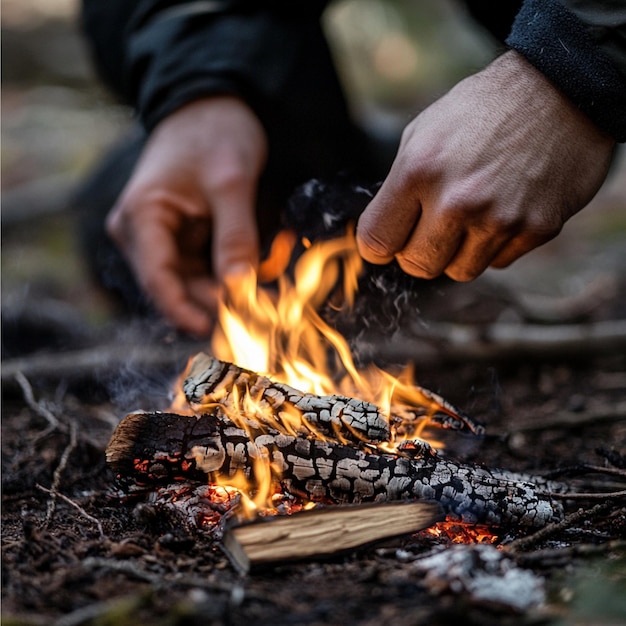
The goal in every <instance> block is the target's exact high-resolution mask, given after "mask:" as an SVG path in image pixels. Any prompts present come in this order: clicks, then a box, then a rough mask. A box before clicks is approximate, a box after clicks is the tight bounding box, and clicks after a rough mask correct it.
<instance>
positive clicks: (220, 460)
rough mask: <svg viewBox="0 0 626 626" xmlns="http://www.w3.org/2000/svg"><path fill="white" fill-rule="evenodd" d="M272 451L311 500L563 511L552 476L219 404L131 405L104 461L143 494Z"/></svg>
mask: <svg viewBox="0 0 626 626" xmlns="http://www.w3.org/2000/svg"><path fill="white" fill-rule="evenodd" d="M263 455H267V457H268V461H269V462H271V465H272V468H273V470H274V472H276V473H277V474H278V476H279V480H280V482H281V486H282V488H283V489H285V490H286V491H287V492H289V493H292V494H295V495H299V496H302V497H305V498H307V499H308V500H311V501H313V502H324V503H335V504H347V503H360V502H381V501H396V500H416V501H422V502H433V501H434V502H438V503H439V504H440V505H441V506H442V508H443V510H444V512H445V513H446V514H447V515H448V518H449V519H453V520H461V521H464V522H468V523H480V524H490V525H492V526H526V527H542V526H545V525H546V524H547V523H549V522H551V521H554V520H558V519H561V517H562V515H563V512H562V507H561V505H560V503H558V502H557V501H555V500H553V499H552V498H551V497H550V496H549V495H548V493H547V492H550V491H554V490H555V489H556V487H555V484H554V483H549V482H547V481H544V480H542V479H540V478H531V477H529V476H525V475H520V474H515V473H510V472H506V471H502V470H490V469H487V468H484V467H480V466H477V465H471V464H462V463H459V462H456V461H453V460H450V459H445V458H443V457H441V456H440V455H438V454H437V452H436V451H435V450H433V449H432V448H431V447H430V446H429V445H428V444H427V443H425V442H421V441H420V442H407V443H405V444H404V445H402V446H400V447H399V450H398V452H397V453H396V454H387V453H382V452H380V451H379V450H373V449H370V450H364V449H358V448H356V447H354V446H350V445H344V444H341V443H337V442H334V441H320V440H315V439H308V438H305V437H302V436H294V435H287V434H283V433H280V432H278V431H276V430H274V429H271V428H268V427H265V428H261V427H259V426H258V425H257V426H256V427H255V426H254V425H252V424H248V427H247V429H246V430H244V429H243V428H239V427H237V426H235V425H234V424H233V423H232V422H231V421H230V420H229V419H228V418H227V416H226V415H225V414H224V412H223V411H222V409H220V408H219V407H218V406H215V407H213V409H212V410H211V412H208V413H205V414H204V415H202V416H200V417H195V416H183V415H178V414H173V413H132V414H130V415H128V416H127V417H126V418H125V419H124V420H123V421H122V422H121V423H120V424H119V426H118V427H117V429H116V431H115V432H114V434H113V437H112V439H111V441H110V443H109V446H108V448H107V461H108V463H109V465H110V467H111V468H112V469H113V471H114V472H115V473H116V476H117V479H118V481H119V483H120V484H121V486H122V487H123V488H124V489H125V490H127V491H128V492H134V493H140V492H145V491H149V490H151V489H154V488H155V487H157V486H158V485H161V484H171V483H175V482H177V481H182V480H185V481H195V482H198V483H204V484H206V482H207V480H208V481H211V482H214V481H215V480H216V479H217V478H218V477H234V476H235V475H236V474H237V473H239V472H242V471H243V472H244V473H245V475H246V477H247V478H248V479H249V480H250V482H251V483H252V485H253V487H254V485H255V469H254V468H255V462H256V461H258V459H259V458H260V457H262V456H263Z"/></svg>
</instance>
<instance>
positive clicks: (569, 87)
mask: <svg viewBox="0 0 626 626" xmlns="http://www.w3.org/2000/svg"><path fill="white" fill-rule="evenodd" d="M506 43H507V45H508V46H509V47H510V48H512V49H514V50H516V51H518V52H519V53H520V54H522V55H523V56H524V57H526V59H528V61H530V63H532V64H533V65H534V66H535V67H536V68H537V69H539V70H540V71H541V72H542V73H543V74H545V76H546V77H547V78H548V79H550V80H551V81H552V82H553V83H554V85H556V86H557V87H558V88H559V89H560V90H561V91H562V92H563V93H565V95H567V96H568V97H569V98H570V100H572V102H574V104H576V106H578V107H579V108H580V110H581V111H583V112H584V113H585V114H587V116H588V117H589V118H590V119H591V120H593V121H594V122H595V124H596V125H597V126H598V127H599V128H601V129H603V130H604V131H605V132H607V133H608V134H609V135H611V136H612V137H614V138H615V139H616V140H617V141H620V142H624V141H626V8H625V7H624V2H623V1H621V2H620V1H618V0H612V1H610V0H604V1H602V0H596V1H592V0H525V1H524V3H523V5H522V8H521V9H520V11H519V13H518V14H517V16H516V18H515V21H514V23H513V26H512V29H511V33H510V34H509V36H508V38H507V39H506Z"/></svg>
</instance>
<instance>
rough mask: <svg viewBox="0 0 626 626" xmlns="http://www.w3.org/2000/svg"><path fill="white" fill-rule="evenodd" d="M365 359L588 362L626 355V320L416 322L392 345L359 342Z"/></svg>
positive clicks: (430, 362)
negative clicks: (488, 323) (373, 357)
mask: <svg viewBox="0 0 626 626" xmlns="http://www.w3.org/2000/svg"><path fill="white" fill-rule="evenodd" d="M358 352H359V354H360V355H361V356H362V358H367V357H369V356H374V355H376V357H377V358H383V359H386V358H387V359H411V360H414V361H415V363H416V365H417V366H419V367H425V366H434V365H442V364H444V363H465V362H467V361H468V360H472V361H501V362H502V361H503V362H506V361H510V360H514V359H519V358H520V357H522V356H523V357H525V358H529V359H549V358H566V357H572V358H576V359H583V358H590V357H594V356H599V355H612V354H617V355H620V354H624V352H626V320H605V321H600V322H590V323H582V324H561V325H556V326H555V325H541V324H506V323H502V322H500V323H494V324H490V325H487V326H485V325H472V324H446V323H442V322H439V323H437V322H426V323H416V324H414V325H413V326H412V328H411V329H410V330H408V331H406V332H404V333H398V335H396V336H394V338H393V339H392V340H391V341H385V342H384V343H380V342H379V341H377V340H376V339H373V340H372V341H371V343H370V342H368V341H367V338H366V339H364V340H362V341H360V342H359V347H358Z"/></svg>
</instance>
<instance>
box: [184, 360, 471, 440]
mask: <svg viewBox="0 0 626 626" xmlns="http://www.w3.org/2000/svg"><path fill="white" fill-rule="evenodd" d="M415 389H416V390H417V391H418V393H419V395H420V398H421V402H422V406H421V407H417V408H415V409H411V410H406V409H404V410H403V411H402V413H398V414H396V415H392V416H391V418H389V417H387V416H386V415H384V414H383V413H382V412H381V410H380V409H379V407H377V406H376V405H375V404H373V403H371V402H366V401H363V400H358V399H356V398H350V397H347V396H342V395H337V394H333V395H327V396H316V395H314V394H311V393H303V392H301V391H299V390H297V389H294V388H293V387H291V386H289V385H286V384H284V383H280V382H277V381H274V380H272V379H270V378H268V377H266V376H262V375H260V374H257V373H256V372H252V371H250V370H247V369H244V368H241V367H239V366H237V365H233V364H232V363H227V362H225V361H220V360H218V359H216V358H214V357H211V356H209V355H207V354H204V353H200V354H198V355H196V357H194V360H193V362H192V365H191V367H190V371H189V375H188V377H187V379H186V380H185V383H184V386H183V391H184V393H185V397H186V398H187V401H188V402H189V404H190V405H191V406H192V407H194V408H195V409H196V411H197V412H198V413H200V414H201V413H202V411H204V410H207V409H210V408H211V407H213V406H215V405H220V406H222V407H224V409H225V410H226V412H227V413H228V412H229V411H235V412H236V414H237V415H239V416H241V415H246V414H248V419H250V417H251V416H249V411H248V410H247V409H246V406H245V403H246V400H245V399H246V397H247V396H249V397H251V398H252V399H253V400H254V401H255V403H256V404H257V405H258V406H259V407H260V408H261V409H262V410H261V411H260V412H259V413H262V415H261V414H258V415H257V416H256V418H257V419H260V420H262V421H264V423H266V424H267V425H269V426H270V427H274V428H276V429H278V430H279V431H280V432H285V433H288V434H293V435H304V436H309V435H311V434H313V435H318V436H319V435H320V434H321V435H322V436H323V437H327V438H332V439H334V440H337V441H339V442H341V443H359V442H367V443H381V442H384V441H390V440H391V438H392V435H393V430H394V429H401V428H402V426H403V424H406V423H407V422H408V423H411V422H415V420H417V419H421V418H425V417H426V418H428V419H429V420H430V422H431V423H432V424H433V425H436V426H438V427H440V428H449V429H457V430H467V431H469V432H472V433H475V434H481V433H482V432H483V428H482V427H481V426H480V425H478V424H476V423H474V422H473V420H471V418H469V417H468V416H466V415H464V414H463V413H462V412H461V411H459V410H458V409H456V408H455V407H453V406H452V405H450V403H448V402H446V401H445V400H444V399H443V398H441V397H439V396H437V395H436V394H434V393H433V392H431V391H428V390H426V389H423V388H420V387H416V388H415ZM293 409H295V410H296V412H297V413H298V415H299V418H298V422H299V423H298V425H297V426H294V421H293V420H292V419H290V417H292V416H293V415H294V411H293Z"/></svg>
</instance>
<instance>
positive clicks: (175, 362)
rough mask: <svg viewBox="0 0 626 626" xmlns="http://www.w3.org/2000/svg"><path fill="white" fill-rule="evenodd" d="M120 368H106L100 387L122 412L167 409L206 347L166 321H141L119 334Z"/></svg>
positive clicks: (129, 325) (116, 342)
mask: <svg viewBox="0 0 626 626" xmlns="http://www.w3.org/2000/svg"><path fill="white" fill-rule="evenodd" d="M113 343H114V344H115V345H116V346H118V347H119V349H120V360H119V363H118V366H117V367H112V368H106V373H105V374H103V376H102V377H101V379H100V381H99V382H100V384H102V385H103V386H104V388H105V389H106V391H107V394H108V397H109V399H110V401H111V402H112V403H113V404H114V405H115V406H117V407H119V408H120V410H122V411H124V412H131V411H133V410H137V409H142V410H154V411H159V410H164V409H166V408H167V407H169V406H170V404H171V402H172V398H173V392H174V387H175V384H176V382H177V379H178V378H179V377H180V375H181V374H182V373H183V372H184V370H185V367H186V364H187V362H188V360H189V357H191V356H193V355H194V354H195V353H197V352H199V351H200V350H201V349H203V348H205V347H206V346H199V345H198V342H192V341H191V340H189V339H186V338H182V337H181V336H180V335H178V333H176V332H175V331H173V330H172V329H171V327H169V326H167V325H166V324H165V323H164V322H162V321H155V320H150V319H145V318H144V319H138V320H135V321H134V322H133V323H131V324H128V325H126V326H125V327H124V328H122V329H119V330H118V331H117V337H116V339H115V340H114V341H113Z"/></svg>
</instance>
